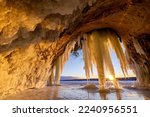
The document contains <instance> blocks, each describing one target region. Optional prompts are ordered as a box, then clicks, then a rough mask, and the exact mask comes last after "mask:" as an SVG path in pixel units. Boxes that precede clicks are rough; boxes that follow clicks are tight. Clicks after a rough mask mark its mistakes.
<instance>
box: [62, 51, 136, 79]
mask: <svg viewBox="0 0 150 117" xmlns="http://www.w3.org/2000/svg"><path fill="white" fill-rule="evenodd" d="M78 52H79V56H78V57H75V56H73V55H72V54H70V58H69V60H68V61H67V63H66V64H65V66H64V69H63V73H62V76H73V77H80V78H86V76H85V71H84V61H83V56H82V51H81V50H80V51H78ZM111 58H112V63H113V66H114V69H115V75H116V77H124V75H123V73H122V70H121V67H120V63H119V61H118V59H117V57H116V54H115V53H114V52H113V51H111ZM93 71H94V73H93V76H91V78H97V77H98V76H97V71H96V68H95V67H94V69H93ZM128 72H129V76H131V77H132V76H135V75H134V73H133V72H132V70H129V71H128ZM108 75H109V74H107V76H108Z"/></svg>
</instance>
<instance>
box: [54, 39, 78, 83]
mask: <svg viewBox="0 0 150 117" xmlns="http://www.w3.org/2000/svg"><path fill="white" fill-rule="evenodd" d="M75 44H76V42H75V41H71V42H69V43H68V44H67V46H66V48H65V51H64V53H63V54H62V55H61V56H59V57H58V58H57V60H56V63H55V84H56V85H59V84H60V76H61V73H62V70H63V67H64V65H65V63H66V61H67V60H68V58H69V56H70V53H71V50H73V49H74V46H75Z"/></svg>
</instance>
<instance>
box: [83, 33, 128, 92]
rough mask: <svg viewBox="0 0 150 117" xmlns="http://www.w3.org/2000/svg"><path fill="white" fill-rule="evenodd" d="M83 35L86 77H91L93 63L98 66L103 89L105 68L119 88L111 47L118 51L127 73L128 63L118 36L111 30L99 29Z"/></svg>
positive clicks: (124, 71)
mask: <svg viewBox="0 0 150 117" xmlns="http://www.w3.org/2000/svg"><path fill="white" fill-rule="evenodd" d="M83 37H84V39H83V40H82V50H83V56H84V57H83V58H84V63H85V72H86V77H87V78H90V69H92V64H94V65H95V66H96V68H97V73H98V77H99V84H100V89H102V90H103V89H105V87H106V86H105V84H106V83H105V82H106V78H105V68H106V70H107V71H108V72H109V73H110V74H111V75H112V76H113V78H114V79H113V84H114V86H115V88H119V84H118V82H117V80H116V78H115V71H114V67H113V64H112V61H111V56H110V49H113V50H114V52H115V53H116V55H117V57H118V59H119V61H120V65H121V68H122V71H123V73H124V74H127V69H128V65H127V61H126V58H125V55H124V53H123V49H122V47H121V44H120V42H119V39H118V36H117V35H116V34H115V33H114V32H112V31H109V30H97V31H92V32H91V33H89V34H84V36H83Z"/></svg>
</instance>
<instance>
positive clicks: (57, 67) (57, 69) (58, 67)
mask: <svg viewBox="0 0 150 117" xmlns="http://www.w3.org/2000/svg"><path fill="white" fill-rule="evenodd" d="M61 58H62V56H59V57H58V58H57V60H56V63H55V84H56V85H59V84H60V75H61V72H62V62H61Z"/></svg>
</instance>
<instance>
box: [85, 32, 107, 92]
mask: <svg viewBox="0 0 150 117" xmlns="http://www.w3.org/2000/svg"><path fill="white" fill-rule="evenodd" d="M99 37H100V35H99V33H98V31H94V32H92V34H91V36H90V38H89V40H88V41H89V44H90V45H89V47H90V50H91V52H92V56H93V57H92V58H94V62H93V63H95V65H96V67H97V72H98V76H99V84H100V89H102V90H103V89H105V82H106V79H105V75H104V64H103V63H104V60H103V46H104V45H103V43H101V42H100V39H99Z"/></svg>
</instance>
